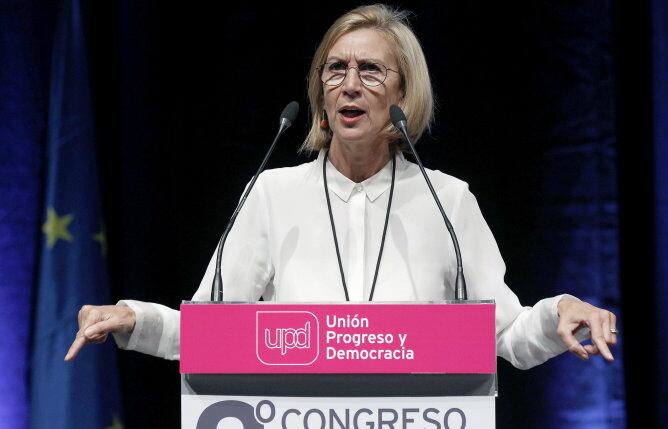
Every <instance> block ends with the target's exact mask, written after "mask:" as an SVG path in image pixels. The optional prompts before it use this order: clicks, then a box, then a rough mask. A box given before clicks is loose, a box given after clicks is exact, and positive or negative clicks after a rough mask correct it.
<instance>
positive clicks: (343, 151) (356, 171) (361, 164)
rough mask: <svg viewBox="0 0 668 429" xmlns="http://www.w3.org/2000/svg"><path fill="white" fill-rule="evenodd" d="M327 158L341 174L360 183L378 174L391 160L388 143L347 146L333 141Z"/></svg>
mask: <svg viewBox="0 0 668 429" xmlns="http://www.w3.org/2000/svg"><path fill="white" fill-rule="evenodd" d="M327 158H328V159H329V161H330V162H331V163H332V165H333V166H334V168H336V169H337V170H338V171H339V172H340V173H341V174H343V175H344V176H346V177H347V178H349V179H350V180H352V181H353V182H355V183H360V182H363V181H365V180H366V179H368V178H369V177H371V176H373V175H374V174H376V173H378V172H379V171H380V170H381V169H382V168H383V167H384V166H385V164H387V162H388V161H389V160H390V150H389V146H388V145H387V144H386V143H382V144H380V145H363V144H359V143H357V144H355V145H347V144H342V143H340V142H338V141H337V140H332V144H331V146H330V149H329V154H328V155H327Z"/></svg>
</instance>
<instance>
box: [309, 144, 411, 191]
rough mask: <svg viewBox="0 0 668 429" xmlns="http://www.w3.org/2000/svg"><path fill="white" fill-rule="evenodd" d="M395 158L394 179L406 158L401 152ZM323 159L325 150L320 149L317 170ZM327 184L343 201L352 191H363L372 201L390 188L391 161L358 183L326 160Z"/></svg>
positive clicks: (403, 165)
mask: <svg viewBox="0 0 668 429" xmlns="http://www.w3.org/2000/svg"><path fill="white" fill-rule="evenodd" d="M395 156H396V160H397V171H396V173H395V175H396V176H397V177H395V180H397V179H398V173H399V172H400V171H402V170H403V169H404V167H405V164H406V160H405V158H404V156H403V154H402V153H401V152H399V153H397V154H396V155H395ZM324 159H325V150H324V149H323V150H321V151H320V153H319V154H318V160H317V162H316V165H318V166H319V171H322V163H323V161H324ZM326 169H327V185H328V186H329V189H330V190H331V191H332V192H334V193H335V194H336V195H337V196H338V197H339V198H341V199H342V200H343V201H345V202H348V200H349V199H350V197H351V196H352V195H353V193H354V192H362V191H363V192H365V193H366V196H367V198H369V200H370V201H374V200H375V199H376V198H378V197H379V196H381V195H382V194H383V193H384V192H385V191H386V190H388V189H390V185H391V183H392V161H391V160H390V161H388V162H387V164H385V166H384V167H383V168H381V169H380V171H378V172H377V173H376V174H374V175H373V176H371V177H369V178H368V179H366V180H364V181H363V182H360V183H355V182H353V181H352V180H350V179H349V178H347V177H346V176H344V175H343V174H342V173H341V172H339V170H337V169H336V167H334V165H332V163H331V162H329V159H328V162H327V167H326Z"/></svg>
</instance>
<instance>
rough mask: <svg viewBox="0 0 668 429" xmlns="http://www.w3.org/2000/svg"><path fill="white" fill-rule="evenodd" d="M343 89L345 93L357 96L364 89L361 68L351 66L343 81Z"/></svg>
mask: <svg viewBox="0 0 668 429" xmlns="http://www.w3.org/2000/svg"><path fill="white" fill-rule="evenodd" d="M341 89H342V90H343V92H344V93H346V94H348V95H350V96H355V95H358V94H359V93H360V91H362V81H361V80H360V75H359V70H358V69H357V67H349V68H348V71H347V72H346V76H345V77H344V78H343V82H341Z"/></svg>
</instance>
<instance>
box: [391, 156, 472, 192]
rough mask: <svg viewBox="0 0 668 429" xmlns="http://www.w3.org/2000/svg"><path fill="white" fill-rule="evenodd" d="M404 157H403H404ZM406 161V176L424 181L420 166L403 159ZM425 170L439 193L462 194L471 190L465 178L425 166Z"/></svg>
mask: <svg viewBox="0 0 668 429" xmlns="http://www.w3.org/2000/svg"><path fill="white" fill-rule="evenodd" d="M402 158H403V157H402ZM402 162H403V163H405V164H404V165H405V173H404V174H405V177H406V178H407V179H409V180H411V181H412V180H414V181H417V182H420V181H422V182H424V177H422V172H421V171H420V167H419V166H418V165H417V164H415V163H414V162H411V161H408V160H406V159H405V158H404V159H403V160H402ZM425 171H426V172H427V175H428V176H429V180H431V183H432V185H433V186H434V190H435V191H436V192H437V193H438V194H441V195H443V194H448V195H453V194H454V195H462V194H464V193H467V192H469V185H468V183H466V182H465V181H464V180H461V179H459V178H457V177H455V176H452V175H450V174H447V173H444V172H442V171H441V170H432V169H430V168H427V167H425Z"/></svg>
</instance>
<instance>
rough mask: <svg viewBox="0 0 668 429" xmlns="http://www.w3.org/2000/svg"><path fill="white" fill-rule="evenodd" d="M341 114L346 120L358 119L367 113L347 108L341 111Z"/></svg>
mask: <svg viewBox="0 0 668 429" xmlns="http://www.w3.org/2000/svg"><path fill="white" fill-rule="evenodd" d="M339 113H341V115H343V116H345V117H346V118H356V117H358V116H361V115H363V114H364V113H365V112H364V110H360V109H353V108H350V109H349V108H345V109H341V110H339Z"/></svg>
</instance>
